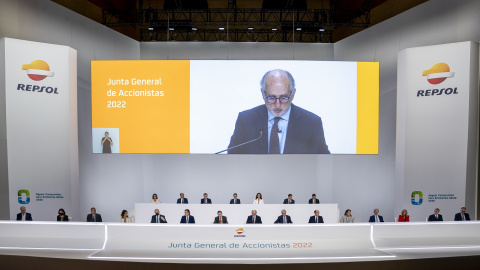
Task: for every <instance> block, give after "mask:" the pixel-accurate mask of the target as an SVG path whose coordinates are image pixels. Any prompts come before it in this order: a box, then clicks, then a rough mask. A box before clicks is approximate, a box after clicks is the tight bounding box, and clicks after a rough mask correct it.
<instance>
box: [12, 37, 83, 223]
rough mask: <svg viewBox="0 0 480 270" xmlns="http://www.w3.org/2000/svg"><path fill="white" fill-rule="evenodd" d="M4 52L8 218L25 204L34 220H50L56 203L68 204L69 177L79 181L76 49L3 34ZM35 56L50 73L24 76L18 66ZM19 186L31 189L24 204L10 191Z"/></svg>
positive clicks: (16, 190)
mask: <svg viewBox="0 0 480 270" xmlns="http://www.w3.org/2000/svg"><path fill="white" fill-rule="evenodd" d="M5 54H6V63H5V65H6V78H7V79H6V81H5V82H6V88H5V91H6V111H7V114H6V117H7V118H6V119H7V146H8V173H9V175H8V181H9V190H10V192H9V194H10V218H11V219H15V218H16V213H18V212H19V210H18V208H19V207H20V206H22V205H25V206H27V208H29V211H32V212H33V213H35V214H36V215H35V214H34V219H35V220H53V219H54V218H55V216H56V212H57V210H58V209H59V208H65V210H66V211H67V212H68V211H69V210H71V206H72V198H71V190H70V189H71V183H72V182H77V181H78V180H77V179H78V167H77V166H78V165H77V164H78V147H76V145H77V142H76V141H77V129H76V126H77V123H76V121H77V115H76V109H77V108H76V107H77V98H76V97H77V88H76V53H75V51H73V50H71V49H69V48H68V47H64V46H58V45H50V44H44V43H35V42H29V41H22V40H16V39H6V43H5ZM70 54H71V57H70ZM35 60H42V61H44V62H46V63H47V65H48V66H49V68H50V71H51V72H52V75H53V76H52V77H46V78H44V79H42V80H38V81H36V80H34V79H31V78H29V76H28V75H27V72H26V71H25V70H22V66H23V65H28V64H31V63H32V62H33V61H35ZM32 68H33V69H35V68H36V67H32ZM41 68H43V67H40V69H41ZM72 69H73V70H72ZM33 72H35V71H33ZM71 76H73V77H71ZM21 86H23V88H22V89H20V87H21ZM28 87H31V88H32V89H31V90H30V91H29V90H28V89H29V88H28ZM35 87H38V90H36V91H34V89H35ZM49 89H50V90H51V91H52V92H51V93H49ZM19 190H29V192H30V196H29V197H27V196H26V195H25V194H28V192H26V193H25V194H23V195H22V196H24V198H23V199H22V200H21V201H22V203H25V204H21V203H20V199H18V200H17V198H18V197H17V196H15V195H16V194H17V192H18V191H19Z"/></svg>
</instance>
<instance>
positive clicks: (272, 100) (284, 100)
mask: <svg viewBox="0 0 480 270" xmlns="http://www.w3.org/2000/svg"><path fill="white" fill-rule="evenodd" d="M291 96H292V95H291V94H290V96H288V97H279V98H277V97H272V96H268V97H265V100H267V102H268V103H270V104H273V103H275V102H277V99H278V100H279V101H280V103H287V102H288V101H289V100H290V97H291Z"/></svg>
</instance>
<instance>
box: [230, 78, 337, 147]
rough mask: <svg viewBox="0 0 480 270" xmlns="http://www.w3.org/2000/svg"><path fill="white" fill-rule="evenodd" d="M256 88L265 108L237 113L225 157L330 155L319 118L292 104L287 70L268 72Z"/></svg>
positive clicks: (293, 92)
mask: <svg viewBox="0 0 480 270" xmlns="http://www.w3.org/2000/svg"><path fill="white" fill-rule="evenodd" d="M260 88H261V89H260V90H261V93H262V97H263V100H264V101H265V105H260V106H257V107H255V108H252V109H250V110H246V111H243V112H241V113H239V114H238V118H237V122H236V123H235V131H234V132H233V135H232V137H231V139H230V144H229V146H228V148H229V149H228V153H229V154H330V151H329V150H328V146H327V144H326V143H325V137H324V134H323V125H322V119H321V118H320V117H319V116H317V115H315V114H313V113H311V112H309V111H307V110H304V109H302V108H300V107H297V106H295V105H294V104H292V101H293V98H294V97H295V93H296V89H295V80H294V79H293V77H292V75H291V74H290V73H289V72H288V71H285V70H280V69H275V70H270V71H268V72H267V73H265V75H264V76H263V78H262V80H261V81H260ZM252 140H253V141H252ZM246 142H248V143H246ZM244 143H246V144H244ZM242 144H243V145H242ZM239 145H240V146H239ZM236 146H238V147H236Z"/></svg>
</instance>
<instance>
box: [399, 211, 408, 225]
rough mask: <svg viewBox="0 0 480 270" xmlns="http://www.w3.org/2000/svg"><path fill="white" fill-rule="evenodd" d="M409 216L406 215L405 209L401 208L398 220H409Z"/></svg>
mask: <svg viewBox="0 0 480 270" xmlns="http://www.w3.org/2000/svg"><path fill="white" fill-rule="evenodd" d="M409 221H410V216H409V215H408V212H407V209H403V210H402V214H401V215H399V216H398V222H409Z"/></svg>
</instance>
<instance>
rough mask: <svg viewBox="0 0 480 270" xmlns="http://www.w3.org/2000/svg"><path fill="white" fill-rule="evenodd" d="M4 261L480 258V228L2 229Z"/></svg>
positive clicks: (46, 225)
mask: <svg viewBox="0 0 480 270" xmlns="http://www.w3.org/2000/svg"><path fill="white" fill-rule="evenodd" d="M0 255H15V256H32V257H44V258H63V259H78V260H97V261H123V262H151V263H197V264H198V263H200V264H294V263H332V262H340V263H341V262H362V261H391V260H406V259H424V258H441V257H457V256H478V255H480V222H475V221H472V222H439V223H426V222H412V223H393V222H392V223H384V224H369V223H356V224H314V225H303V224H302V225H294V224H275V225H274V224H262V225H260V224H259V225H246V224H235V225H233V224H231V225H227V224H222V225H220V224H212V225H199V224H181V225H179V224H176V225H173V224H121V223H95V224H92V223H85V222H81V223H77V222H71V223H57V222H28V223H27V222H15V221H1V222H0Z"/></svg>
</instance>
